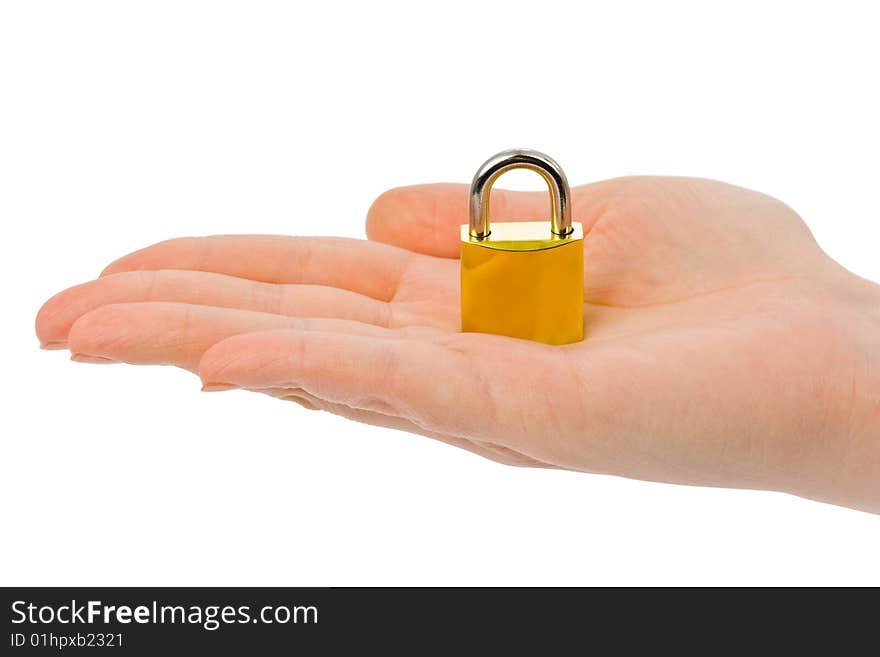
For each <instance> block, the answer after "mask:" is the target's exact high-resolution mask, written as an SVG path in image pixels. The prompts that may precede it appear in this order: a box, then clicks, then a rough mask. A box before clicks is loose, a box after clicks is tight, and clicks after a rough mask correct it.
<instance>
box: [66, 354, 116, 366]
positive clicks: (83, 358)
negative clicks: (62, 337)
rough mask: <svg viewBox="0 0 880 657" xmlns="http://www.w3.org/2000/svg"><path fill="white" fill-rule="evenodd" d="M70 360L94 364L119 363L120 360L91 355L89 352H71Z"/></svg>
mask: <svg viewBox="0 0 880 657" xmlns="http://www.w3.org/2000/svg"><path fill="white" fill-rule="evenodd" d="M70 360H72V361H75V362H77V363H92V364H94V365H109V364H111V363H118V362H119V361H118V360H113V359H112V358H104V356H89V355H88V354H70Z"/></svg>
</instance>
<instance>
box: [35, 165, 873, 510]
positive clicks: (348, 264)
mask: <svg viewBox="0 0 880 657" xmlns="http://www.w3.org/2000/svg"><path fill="white" fill-rule="evenodd" d="M492 200H493V214H492V216H493V218H494V219H496V220H498V221H501V220H510V219H514V218H518V219H540V218H542V217H545V216H546V215H547V209H548V200H547V198H546V195H545V194H538V193H534V194H533V193H516V192H504V191H502V190H497V191H495V192H494V193H493V197H492ZM466 203H467V188H466V187H465V186H461V185H426V186H418V187H411V188H402V189H397V190H392V191H390V192H387V193H386V194H384V195H382V196H381V197H380V198H379V199H378V200H377V201H376V202H375V203H374V205H373V207H372V208H371V209H370V213H369V217H368V221H367V233H368V235H369V236H370V238H371V239H372V240H374V241H361V240H349V239H339V238H294V237H270V236H220V237H208V238H184V239H177V240H171V241H168V242H163V243H160V244H157V245H155V246H152V247H149V248H147V249H144V250H142V251H138V252H136V253H133V254H131V255H128V256H126V257H124V258H122V259H120V260H118V261H116V262H115V263H113V264H112V265H110V266H109V267H108V268H107V269H106V270H105V271H104V273H103V274H102V276H101V278H99V279H98V280H95V281H92V282H90V283H86V284H84V285H79V286H77V287H74V288H70V289H68V290H66V291H64V292H62V293H61V294H59V295H57V296H55V297H53V298H52V299H51V300H49V301H48V302H47V303H46V304H45V305H44V307H43V308H42V309H41V311H40V313H39V316H38V317H37V334H38V336H39V338H40V340H41V341H42V343H43V345H44V346H47V347H50V348H51V347H59V348H63V347H69V348H70V350H71V352H72V354H73V356H72V357H73V358H74V359H75V360H85V361H89V362H112V361H124V362H128V363H136V364H150V363H166V364H173V365H177V366H179V367H183V368H186V369H189V370H191V371H193V372H198V374H199V375H200V376H201V378H202V381H203V383H204V389H206V390H224V389H229V388H233V387H236V388H246V389H250V390H258V391H261V392H267V393H269V394H272V395H275V396H277V397H280V398H285V399H292V400H296V401H299V402H300V403H302V404H303V405H305V406H307V407H312V408H318V409H323V410H327V411H330V412H333V413H337V414H339V415H342V416H344V417H347V418H351V419H354V420H358V421H361V422H367V423H370V424H377V425H380V426H386V427H392V428H395V429H403V430H406V431H411V432H413V433H417V434H421V435H425V436H430V437H432V438H436V439H439V440H442V441H445V442H447V443H451V444H453V445H456V446H459V447H463V448H465V449H468V450H471V451H474V452H477V453H478V454H481V455H483V456H486V457H489V458H491V459H494V460H497V461H501V462H502V463H509V464H516V465H529V466H539V467H557V468H565V469H572V470H580V471H584V472H598V473H608V474H616V475H623V476H627V477H635V478H640V479H650V480H657V481H667V482H677V483H687V484H698V485H712V486H730V487H748V488H763V489H772V490H782V491H787V492H791V493H795V494H798V495H803V496H806V497H811V498H815V499H820V500H825V501H830V502H834V503H838V504H844V505H848V506H853V507H857V508H862V509H866V510H872V511H874V512H880V330H878V329H880V291H878V287H877V286H876V285H874V284H872V283H869V282H867V281H865V280H863V279H859V278H857V277H856V276H854V275H852V274H850V273H849V272H847V271H846V270H844V269H843V268H842V267H840V266H839V265H837V264H836V263H835V262H834V261H833V260H831V259H830V258H828V257H827V256H826V255H825V254H824V253H823V252H822V251H821V250H820V249H819V247H818V246H817V245H816V243H815V241H814V240H813V238H812V236H811V235H810V233H809V231H808V229H807V228H806V226H805V225H804V224H803V222H802V221H801V220H800V218H799V217H798V216H797V215H796V214H795V213H794V212H793V211H792V210H790V209H789V208H787V207H786V206H785V205H783V204H782V203H780V202H778V201H776V200H774V199H772V198H769V197H767V196H763V195H761V194H758V193H755V192H750V191H747V190H744V189H740V188H737V187H732V186H729V185H725V184H722V183H717V182H713V181H708V180H697V179H685V178H625V179H617V180H611V181H607V182H602V183H598V184H593V185H587V186H584V187H579V188H575V189H574V190H573V216H574V219H575V220H576V221H581V222H583V224H584V229H585V232H586V233H587V234H586V237H585V240H584V248H585V261H586V271H585V298H584V302H585V322H586V324H585V326H586V330H585V333H586V339H585V340H584V341H583V342H580V343H577V344H572V345H566V346H564V347H550V346H546V345H542V344H537V343H532V342H527V341H521V340H515V339H511V338H504V337H498V336H492V335H481V334H464V333H459V332H458V328H459V307H458V285H459V283H458V277H459V267H458V262H457V261H456V260H455V258H456V257H457V255H458V248H459V247H458V244H459V237H458V225H459V224H461V223H464V221H465V220H466ZM380 242H383V243H380Z"/></svg>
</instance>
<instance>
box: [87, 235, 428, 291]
mask: <svg viewBox="0 0 880 657" xmlns="http://www.w3.org/2000/svg"><path fill="white" fill-rule="evenodd" d="M412 257H413V255H412V253H410V252H408V251H405V250H403V249H399V248H396V247H393V246H388V245H384V244H378V243H375V242H369V241H366V240H353V239H345V238H341V237H281V236H276V235H215V236H213V237H182V238H178V239H173V240H168V241H166V242H160V243H158V244H154V245H153V246H148V247H147V248H145V249H142V250H140V251H135V252H134V253H131V254H129V255H127V256H124V257H122V258H120V259H119V260H117V261H116V262H114V263H112V264H110V265H109V266H108V267H107V268H106V269H105V270H104V271H103V272H102V274H101V275H102V276H107V275H109V274H117V273H119V272H123V271H134V270H141V269H148V270H150V269H188V270H193V271H208V272H215V273H218V274H227V275H229V276H237V277H238V278H248V279H251V280H254V281H262V282H265V283H305V284H312V285H328V286H331V287H338V288H343V289H346V290H351V291H352V292H358V293H360V294H365V295H367V296H370V297H373V298H375V299H380V300H382V301H388V300H390V299H391V298H392V297H393V296H394V292H395V291H396V290H397V286H398V284H399V281H400V279H401V276H402V275H403V272H404V271H405V269H406V268H407V265H408V264H409V263H410V262H411V259H412Z"/></svg>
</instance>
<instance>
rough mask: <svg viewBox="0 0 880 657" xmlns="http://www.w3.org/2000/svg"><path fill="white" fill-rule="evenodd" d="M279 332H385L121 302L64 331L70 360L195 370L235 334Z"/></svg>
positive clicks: (249, 313)
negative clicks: (207, 353) (210, 350)
mask: <svg viewBox="0 0 880 657" xmlns="http://www.w3.org/2000/svg"><path fill="white" fill-rule="evenodd" d="M280 328H287V329H292V328H297V329H302V330H308V329H316V330H336V331H350V332H353V333H363V334H365V335H371V334H375V335H381V331H383V330H385V329H381V328H379V327H377V326H373V325H371V324H361V323H358V322H351V321H347V320H339V319H310V318H298V317H285V316H283V315H273V314H271V313H260V312H254V311H250V310H234V309H228V308H214V307H211V306H197V305H192V304H185V303H166V302H147V303H126V304H113V305H108V306H101V307H100V308H97V309H95V310H93V311H91V312H88V313H86V314H85V315H83V316H82V317H80V318H79V319H78V320H76V322H74V324H73V326H72V327H71V329H70V334H69V346H70V351H71V353H72V354H73V355H74V357H75V359H81V358H78V357H82V356H85V357H86V358H96V357H97V358H103V359H110V360H113V361H119V362H125V363H133V364H138V365H154V364H155V365H177V366H178V367H183V368H185V369H188V370H191V371H195V370H196V368H197V366H198V362H199V359H200V358H201V356H202V354H203V353H204V352H205V351H206V350H207V349H208V348H210V347H211V346H212V345H214V344H215V343H217V342H219V341H221V340H223V339H225V338H228V337H230V336H232V335H237V334H239V333H246V332H249V331H265V330H267V329H280ZM374 332H376V333H374Z"/></svg>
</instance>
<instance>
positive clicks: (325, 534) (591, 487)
mask: <svg viewBox="0 0 880 657" xmlns="http://www.w3.org/2000/svg"><path fill="white" fill-rule="evenodd" d="M872 9H874V8H873V7H872V6H871V3H868V2H864V3H849V2H840V1H838V2H834V3H822V4H821V5H820V4H819V3H816V4H812V3H806V2H791V3H774V2H767V1H763V2H755V3H752V2H742V1H739V2H736V3H733V2H731V3H726V4H724V5H722V4H720V3H707V2H700V3H696V2H695V3H678V2H663V3H647V2H646V3H632V2H602V3H584V2H577V3H575V2H572V3H567V4H566V3H554V2H548V1H546V0H545V1H542V2H512V1H510V0H508V1H506V2H494V3H480V2H475V1H473V0H471V1H469V2H450V1H448V0H444V1H443V2H436V3H433V4H428V3H415V2H402V3H387V2H375V1H373V2H358V3H354V2H352V3H348V4H346V3H335V2H334V3H330V2H321V3H318V2H312V3H299V2H278V3H272V2H217V1H212V2H201V3H200V2H180V1H174V2H156V1H153V2H120V1H111V2H75V3H74V2H56V3H52V2H38V1H28V2H5V3H3V4H2V5H0V225H2V227H3V240H2V258H0V268H2V280H3V301H4V309H3V318H2V323H0V331H2V335H0V337H2V344H3V346H4V348H5V353H4V354H3V358H2V368H3V369H2V375H0V387H2V390H0V392H2V400H3V401H2V404H3V406H2V417H0V422H2V425H0V427H2V428H0V432H2V438H0V440H2V455H0V583H2V584H7V585H9V584H34V585H35V584H42V585H50V584H92V585H99V584H100V585H114V584H115V585H122V584H128V585H131V584H144V585H146V584H156V585H158V584H178V585H197V584H206V585H221V584H230V585H231V584H240V585H243V584H250V585H271V584H277V585H328V584H334V585H341V584H860V583H861V584H875V585H876V584H880V561H878V558H877V555H878V554H880V517H877V516H872V515H869V514H865V513H861V512H857V511H851V510H847V509H843V508H836V507H832V506H827V505H823V504H819V503H816V502H809V501H804V500H800V499H796V498H793V497H789V496H785V495H781V494H773V493H765V492H751V491H729V490H718V489H699V488H687V487H678V486H671V485H661V484H651V483H642V482H635V481H628V480H623V479H617V478H612V477H599V476H588V475H583V474H573V473H560V472H554V471H540V470H524V469H514V468H507V467H504V466H501V465H496V464H494V463H491V462H489V461H484V460H482V459H480V458H479V457H476V456H472V455H470V454H468V453H465V452H461V451H457V450H455V449H454V448H452V447H447V446H445V445H442V444H439V443H434V442H431V441H429V440H427V439H424V438H421V437H416V436H412V435H408V434H403V433H396V432H391V431H388V430H383V429H378V428H371V427H366V426H359V425H354V424H351V423H349V422H346V421H344V420H342V419H338V418H336V417H333V416H330V415H328V414H324V413H314V412H309V411H306V410H304V409H301V408H300V407H298V406H296V405H294V404H289V403H281V402H279V401H276V400H274V399H270V398H268V397H263V396H260V395H256V394H250V393H245V392H229V393H222V394H202V393H200V392H199V384H198V381H197V379H196V378H194V377H193V376H192V375H191V374H188V373H185V372H182V371H179V370H174V369H171V368H134V367H130V366H125V365H119V366H109V367H97V366H89V365H82V364H77V363H71V362H69V361H68V360H67V358H66V352H41V351H39V350H38V349H37V341H36V338H35V336H34V334H33V318H34V315H35V313H36V311H37V309H38V308H39V306H40V305H41V303H42V302H43V301H44V300H45V299H46V298H47V297H49V296H50V295H51V294H54V293H55V292H57V291H59V290H60V289H62V288H64V287H67V286H69V285H73V284H75V283H78V282H82V281H84V280H88V279H90V278H93V277H94V276H96V275H97V273H98V272H99V271H100V269H101V268H102V267H103V266H104V265H105V264H107V263H108V262H109V261H111V260H113V259H114V258H116V257H118V256H120V255H122V254H124V253H126V252H129V251H131V250H134V249H137V248H140V247H142V246H145V245H147V244H150V243H153V242H156V241H159V240H162V239H165V238H168V237H173V236H180V235H201V234H212V233H235V232H266V233H287V234H336V235H347V236H354V237H361V236H363V234H364V231H363V220H364V216H365V213H366V210H367V208H368V206H369V204H370V202H371V201H372V199H373V198H374V197H375V196H376V195H378V194H379V193H380V192H382V191H383V190H384V189H386V188H389V187H393V186H398V185H404V184H410V183H418V182H431V181H463V182H464V181H468V180H469V179H470V176H471V175H472V173H473V170H474V169H475V167H476V166H477V165H479V164H480V163H481V162H482V161H483V159H485V158H486V157H487V156H488V155H490V154H492V153H494V152H496V151H498V150H501V149H503V148H507V147H510V146H528V147H532V148H537V149H540V150H543V151H545V152H548V153H550V154H552V155H553V156H554V157H555V158H556V159H557V160H558V161H559V162H561V163H562V165H563V166H564V167H565V169H566V171H567V173H568V177H569V179H570V180H571V181H572V182H573V183H582V182H587V181H591V180H596V179H602V178H608V177H613V176H617V175H623V174H639V173H664V174H682V175H699V176H705V177H712V178H720V179H722V180H727V181H729V182H734V183H737V184H740V185H744V186H747V187H752V188H756V189H759V190H761V191H764V192H767V193H769V194H772V195H774V196H777V197H779V198H782V199H783V200H785V201H786V202H788V203H789V204H790V205H791V206H793V207H794V208H795V209H796V210H797V211H799V212H800V213H801V214H802V216H803V217H804V218H805V219H806V221H807V222H808V224H809V225H810V226H811V228H812V229H813V231H814V233H815V235H816V237H817V238H818V240H819V242H820V244H821V245H822V246H823V247H824V248H825V249H826V250H827V251H828V252H829V253H830V254H831V255H832V256H833V257H835V258H836V259H838V260H840V261H841V262H842V263H843V264H844V265H846V266H847V267H849V268H850V269H851V270H853V271H855V272H857V273H859V274H861V275H863V276H866V277H868V278H872V279H874V280H880V258H878V256H877V253H878V238H880V194H878V180H880V176H878V153H880V129H878V117H880V96H878V68H880V67H878V64H880V45H878V43H880V42H878V39H877V16H876V15H873V14H872ZM524 176H525V177H519V176H517V175H511V176H508V177H506V178H505V181H504V182H505V183H506V184H507V186H514V187H517V186H518V187H523V188H534V189H539V188H540V186H541V183H540V181H539V180H538V179H537V178H535V179H534V180H533V179H532V178H530V177H528V176H527V175H525V174H524Z"/></svg>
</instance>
